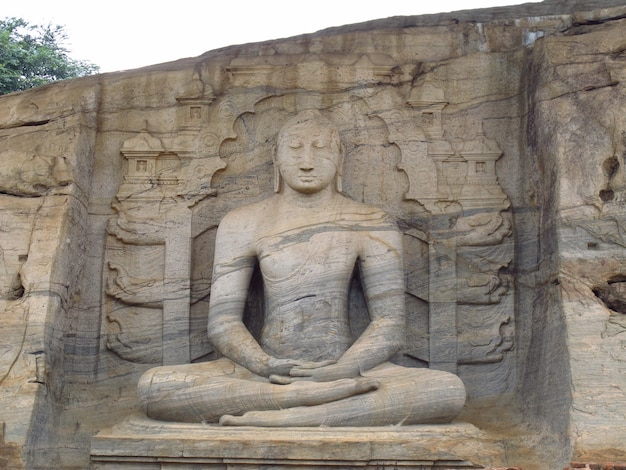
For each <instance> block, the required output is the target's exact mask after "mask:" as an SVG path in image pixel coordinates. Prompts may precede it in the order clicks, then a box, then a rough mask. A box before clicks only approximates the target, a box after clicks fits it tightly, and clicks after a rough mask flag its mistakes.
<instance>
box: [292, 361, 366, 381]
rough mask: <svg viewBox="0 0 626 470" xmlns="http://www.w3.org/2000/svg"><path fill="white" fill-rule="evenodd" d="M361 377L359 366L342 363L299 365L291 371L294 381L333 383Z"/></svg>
mask: <svg viewBox="0 0 626 470" xmlns="http://www.w3.org/2000/svg"><path fill="white" fill-rule="evenodd" d="M359 375H360V373H359V368H358V365H350V364H346V363H345V362H344V363H342V362H341V361H339V362H335V363H331V364H318V365H308V364H307V365H297V366H295V367H293V368H292V369H291V370H290V371H289V376H290V378H291V379H292V381H296V380H312V381H314V382H332V381H333V380H339V379H351V378H354V377H358V376H359Z"/></svg>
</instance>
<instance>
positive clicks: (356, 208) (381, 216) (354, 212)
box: [341, 197, 395, 226]
mask: <svg viewBox="0 0 626 470" xmlns="http://www.w3.org/2000/svg"><path fill="white" fill-rule="evenodd" d="M341 213H342V217H341V218H342V219H344V220H347V221H352V222H355V223H367V224H368V225H394V226H395V219H394V218H393V217H392V216H391V215H389V214H388V213H387V212H385V211H384V210H383V209H381V208H380V207H376V206H372V205H370V204H365V203H363V202H357V201H354V200H352V199H350V198H347V197H342V210H341Z"/></svg>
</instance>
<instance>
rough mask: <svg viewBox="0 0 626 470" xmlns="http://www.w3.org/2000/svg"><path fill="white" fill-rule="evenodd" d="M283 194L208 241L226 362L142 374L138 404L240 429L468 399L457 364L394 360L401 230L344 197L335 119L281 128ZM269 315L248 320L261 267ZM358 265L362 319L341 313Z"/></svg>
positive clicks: (431, 409) (400, 312)
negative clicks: (254, 327) (446, 367)
mask: <svg viewBox="0 0 626 470" xmlns="http://www.w3.org/2000/svg"><path fill="white" fill-rule="evenodd" d="M274 163H275V171H276V175H275V189H276V192H277V194H276V195H275V196H273V197H271V198H269V199H266V200H264V201H261V202H258V203H254V204H251V205H248V206H244V207H241V208H238V209H235V210H233V211H232V212H230V213H229V214H227V215H226V217H224V219H223V220H222V222H221V224H220V226H219V229H218V232H217V239H216V247H215V260H214V270H213V283H212V287H211V300H210V305H209V324H208V331H209V338H210V340H211V342H212V344H213V345H214V346H215V347H216V348H217V349H218V350H219V351H220V353H221V354H222V355H223V357H222V358H221V359H218V360H215V361H212V362H206V363H199V364H188V365H181V366H167V367H166V366H164V367H157V368H154V369H151V370H149V371H147V372H146V373H145V374H144V375H143V376H142V378H141V380H140V382H139V387H138V394H139V399H140V402H141V404H142V406H143V408H144V410H145V412H146V413H147V415H148V416H149V417H151V418H154V419H159V420H166V421H186V422H219V423H220V424H222V425H247V426H382V425H396V424H416V423H441V422H449V421H451V420H452V419H454V417H455V416H456V415H457V414H458V413H459V411H460V410H461V408H462V407H463V404H464V402H465V388H464V386H463V383H462V382H461V381H460V380H459V378H458V377H456V376H455V375H453V374H450V373H446V372H440V371H434V370H429V369H414V368H406V367H401V366H397V365H394V364H391V363H390V362H388V360H389V358H390V357H391V356H392V355H394V354H395V353H396V352H398V350H399V349H400V348H401V346H402V345H403V340H404V334H405V301H404V273H403V264H402V239H401V235H400V232H399V231H398V229H397V227H396V225H395V223H394V222H393V221H392V220H390V217H389V216H388V215H387V214H385V213H384V212H382V211H381V210H379V209H377V208H374V207H371V206H368V205H365V204H361V203H356V202H354V201H352V200H350V199H347V198H345V197H344V196H342V195H341V194H340V187H341V167H342V159H341V152H340V142H339V134H338V132H337V130H336V128H335V127H334V126H333V125H332V124H331V123H330V122H329V121H328V120H326V119H324V118H323V117H322V116H321V114H320V113H319V112H317V111H305V112H304V113H301V114H299V115H297V116H296V117H295V118H292V119H291V120H290V121H288V122H287V123H286V124H285V126H284V127H283V128H282V130H281V131H280V133H279V135H278V141H277V152H276V155H275V162H274ZM256 263H258V264H259V266H260V270H261V273H262V278H263V288H264V295H265V319H264V324H263V328H262V332H261V335H260V340H259V341H258V342H257V340H256V339H255V338H254V337H253V336H252V335H251V333H250V332H249V331H248V330H247V328H246V327H245V325H244V323H243V321H242V316H243V311H244V305H245V302H246V297H247V293H248V288H249V283H250V279H251V276H252V272H253V270H254V267H255V264H256ZM355 265H358V268H359V272H360V276H361V284H362V286H363V292H364V296H365V299H366V303H367V308H368V312H369V316H370V323H369V326H368V327H367V328H366V329H365V331H364V332H363V333H362V334H361V335H360V337H359V338H357V339H356V340H355V339H354V338H353V337H352V335H351V331H350V325H349V321H348V293H349V287H350V280H351V277H352V274H353V272H354V269H355Z"/></svg>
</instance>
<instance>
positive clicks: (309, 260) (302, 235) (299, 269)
mask: <svg viewBox="0 0 626 470" xmlns="http://www.w3.org/2000/svg"><path fill="white" fill-rule="evenodd" d="M257 250H258V257H259V264H260V267H261V272H262V273H263V278H264V280H265V281H266V283H267V282H270V283H271V282H272V281H277V282H280V281H282V280H289V279H291V280H292V281H296V280H299V281H300V282H302V281H303V280H307V279H308V280H310V281H313V280H316V281H322V282H326V281H335V282H341V281H342V280H344V279H346V278H347V280H349V278H350V276H351V274H352V271H353V269H354V264H355V262H356V259H357V258H358V239H357V234H355V233H354V232H352V231H350V230H346V229H333V230H331V229H328V228H326V229H325V230H316V229H315V228H314V227H309V228H308V229H307V228H302V229H301V230H291V231H287V232H281V233H270V234H267V235H265V236H263V237H260V238H259V241H258V245H257ZM341 283H343V282H341Z"/></svg>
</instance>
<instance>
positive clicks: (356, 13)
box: [0, 0, 539, 72]
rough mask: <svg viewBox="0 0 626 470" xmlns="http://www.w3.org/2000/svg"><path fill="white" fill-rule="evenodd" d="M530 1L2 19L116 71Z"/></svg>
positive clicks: (193, 7) (171, 4)
mask: <svg viewBox="0 0 626 470" xmlns="http://www.w3.org/2000/svg"><path fill="white" fill-rule="evenodd" d="M531 1H535V2H538V1H539V0H525V1H524V0H435V1H428V0H334V1H329V0H309V1H301V0H300V1H299V0H204V1H202V2H201V1H197V0H177V1H172V0H169V1H162V0H151V1H146V0H125V1H121V0H107V1H104V2H91V1H83V2H76V1H75V0H56V1H55V0H28V1H21V0H12V1H11V0H7V1H3V2H2V3H3V5H2V6H1V7H0V18H7V17H17V18H24V19H25V20H26V21H28V22H29V23H31V24H48V23H52V24H59V25H63V26H65V31H66V32H67V33H68V35H69V39H68V41H67V42H66V43H65V46H66V47H67V48H68V49H69V50H70V51H71V53H70V56H71V57H72V58H74V59H81V60H87V61H89V62H92V63H94V64H96V65H99V66H100V71H101V72H112V71H115V70H124V69H133V68H138V67H143V66H145V65H152V64H158V63H161V62H169V61H172V60H176V59H181V58H184V57H195V56H198V55H200V54H202V53H204V52H206V51H210V50H213V49H218V48H220V47H225V46H230V45H234V44H245V43H249V42H257V41H265V40H269V39H277V38H284V37H289V36H296V35H299V34H305V33H313V32H315V31H319V30H321V29H325V28H328V27H331V26H341V25H345V24H351V23H360V22H363V21H368V20H374V19H379V18H388V17H391V16H410V15H421V14H427V13H438V12H445V11H456V10H462V9H473V8H485V7H493V6H502V5H515V4H520V3H527V2H531Z"/></svg>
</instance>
